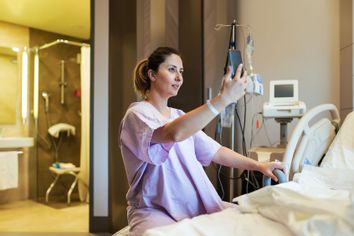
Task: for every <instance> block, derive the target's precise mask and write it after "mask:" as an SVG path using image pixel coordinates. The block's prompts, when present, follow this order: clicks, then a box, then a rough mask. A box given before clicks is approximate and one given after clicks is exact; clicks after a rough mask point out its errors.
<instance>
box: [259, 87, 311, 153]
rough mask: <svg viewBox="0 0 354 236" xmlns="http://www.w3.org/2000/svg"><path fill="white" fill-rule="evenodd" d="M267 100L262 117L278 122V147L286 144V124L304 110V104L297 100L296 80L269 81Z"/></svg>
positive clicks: (300, 114)
mask: <svg viewBox="0 0 354 236" xmlns="http://www.w3.org/2000/svg"><path fill="white" fill-rule="evenodd" d="M269 86H270V89H269V91H270V93H269V102H266V103H264V104H263V117H265V118H274V119H275V121H276V122H278V123H279V124H280V145H279V146H280V147H284V146H285V145H286V144H287V124H288V123H290V122H291V121H292V120H293V118H300V117H301V116H303V115H304V113H305V112H306V105H305V103H304V102H301V101H299V88H298V81H297V80H272V81H270V85H269Z"/></svg>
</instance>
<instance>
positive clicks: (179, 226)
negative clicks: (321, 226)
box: [143, 207, 292, 236]
mask: <svg viewBox="0 0 354 236" xmlns="http://www.w3.org/2000/svg"><path fill="white" fill-rule="evenodd" d="M143 235H144V236H165V235H168V236H183V235H188V236H193V235H198V236H199V235H203V236H216V235H217V236H231V235H247V236H252V235H254V236H256V235H257V236H259V235H272V236H277V235H279V236H287V235H292V234H291V233H290V231H289V230H287V229H286V228H285V227H284V226H283V225H281V224H279V223H277V222H274V221H272V220H269V219H267V218H265V217H263V216H261V215H258V214H241V213H240V212H239V210H238V209H237V208H236V207H233V208H227V209H225V210H223V211H220V212H217V213H213V214H209V215H201V216H198V217H194V218H193V219H185V220H182V221H180V222H178V223H176V224H172V225H167V226H162V227H157V228H153V229H149V230H147V231H146V232H145V233H144V234H143Z"/></svg>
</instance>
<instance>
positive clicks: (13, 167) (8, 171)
mask: <svg viewBox="0 0 354 236" xmlns="http://www.w3.org/2000/svg"><path fill="white" fill-rule="evenodd" d="M17 186H18V157H17V152H0V190H5V189H9V188H17Z"/></svg>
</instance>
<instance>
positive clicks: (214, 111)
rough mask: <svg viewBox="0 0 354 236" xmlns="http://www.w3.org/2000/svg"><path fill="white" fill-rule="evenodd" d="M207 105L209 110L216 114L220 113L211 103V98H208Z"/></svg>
mask: <svg viewBox="0 0 354 236" xmlns="http://www.w3.org/2000/svg"><path fill="white" fill-rule="evenodd" d="M207 105H208V108H209V110H210V111H211V112H212V113H214V115H219V112H218V110H216V108H215V107H214V106H213V105H212V104H211V103H210V100H207Z"/></svg>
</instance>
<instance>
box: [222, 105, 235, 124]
mask: <svg viewBox="0 0 354 236" xmlns="http://www.w3.org/2000/svg"><path fill="white" fill-rule="evenodd" d="M235 106H236V103H231V104H230V105H228V106H227V107H226V108H225V109H224V110H222V112H221V114H220V116H221V127H227V128H231V127H232V123H233V121H234V119H235Z"/></svg>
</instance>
